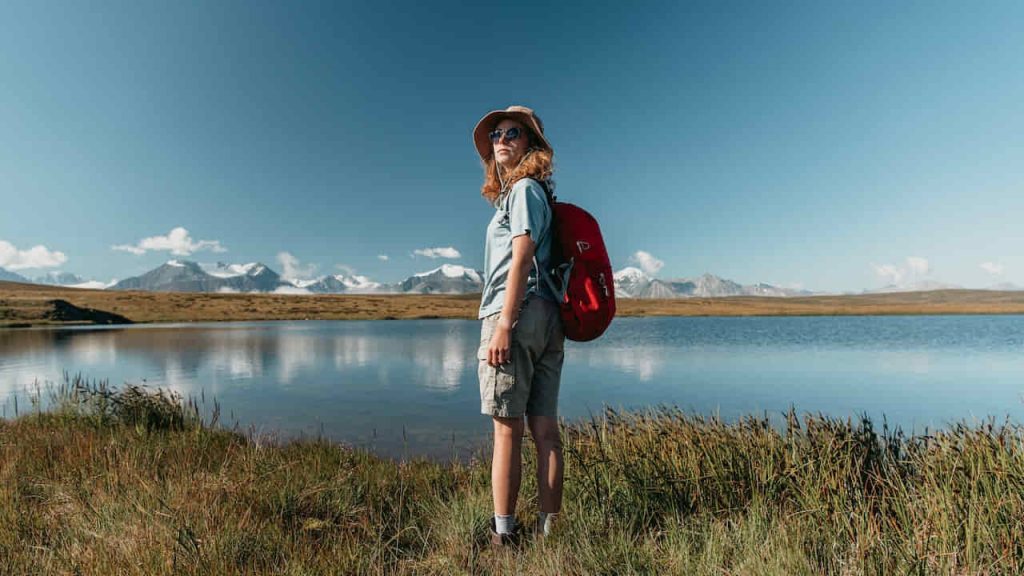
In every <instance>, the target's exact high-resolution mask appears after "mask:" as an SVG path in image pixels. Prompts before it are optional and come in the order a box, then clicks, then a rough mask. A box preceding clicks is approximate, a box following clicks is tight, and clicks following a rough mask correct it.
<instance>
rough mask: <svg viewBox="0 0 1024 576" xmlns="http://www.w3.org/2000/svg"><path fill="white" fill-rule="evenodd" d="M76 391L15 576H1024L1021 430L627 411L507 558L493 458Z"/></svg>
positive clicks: (12, 448)
mask: <svg viewBox="0 0 1024 576" xmlns="http://www.w3.org/2000/svg"><path fill="white" fill-rule="evenodd" d="M65 384H66V385H65V386H64V387H63V388H60V389H59V390H60V392H59V393H58V396H57V397H56V400H61V399H63V400H64V402H60V403H57V404H55V405H54V406H55V408H54V409H53V410H52V411H50V412H43V413H39V412H35V411H33V412H32V413H30V414H27V415H22V416H21V417H20V418H18V419H16V420H13V421H7V420H2V419H0V574H4V575H6V574H18V575H20V574H33V575H34V574H54V575H68V576H71V575H78V574H90V575H92V574H95V575H105V574H118V575H121V574H124V575H135V574H139V575H143V574H145V575H147V576H148V575H156V574H167V575H172V574H189V575H191V574H196V575H208V574H217V575H221V574H223V575H231V574H239V575H241V574H294V575H298V574H304V575H305V574H309V575H320V574H322V575H325V576H326V575H329V574H330V575H333V574H360V575H362V574H368V575H370V574H373V575H376V574H381V575H383V574H398V575H404V574H408V575H419V574H484V575H486V574H536V575H539V576H547V575H552V576H553V575H573V576H575V575H581V576H582V575H590V574H685V575H709V576H710V575H721V574H736V575H740V574H750V575H755V574H792V575H808V576H811V575H819V574H836V575H846V574H851V575H852V574H866V575H876V574H877V575H883V574H884V575H888V574H922V575H923V574H965V575H966V574H972V575H974V574H978V575H982V574H984V575H987V574H1022V573H1024V429H1022V428H1021V426H1019V425H1017V424H1013V423H1010V422H1007V423H1003V424H995V423H994V422H992V421H989V422H982V423H974V424H964V423H961V424H954V425H951V426H950V427H949V428H948V429H947V430H942V431H936V432H934V433H932V434H929V435H926V436H907V435H904V434H903V433H900V432H898V431H892V430H888V429H886V428H884V427H883V429H882V430H881V431H879V430H876V429H875V427H874V425H873V424H872V422H871V421H870V420H868V419H866V418H865V419H863V420H860V421H851V420H849V419H847V420H838V419H829V418H826V417H823V416H815V415H805V416H804V417H802V418H801V417H798V415H797V414H796V413H795V412H790V413H789V414H787V415H786V421H785V425H783V426H779V427H773V426H771V425H770V423H769V422H768V419H767V418H766V417H746V418H742V419H740V420H738V421H736V422H733V423H726V422H723V421H721V420H719V419H717V418H714V417H709V418H705V417H701V416H697V415H691V414H686V413H683V412H681V411H679V410H677V409H672V408H661V409H659V410H653V411H647V412H639V413H625V414H622V413H617V412H615V411H611V410H609V411H606V412H605V414H603V415H601V416H596V417H593V418H591V419H589V420H581V421H576V422H570V423H566V424H565V426H564V427H563V428H562V432H563V438H564V445H565V455H566V459H565V462H566V467H565V500H564V507H563V514H562V517H561V519H560V521H559V523H558V526H557V527H556V532H555V534H554V535H553V536H551V537H550V538H548V539H540V538H535V537H534V536H533V534H531V531H530V530H527V534H526V538H525V539H524V542H523V545H522V547H521V548H520V549H518V550H515V549H511V550H491V549H489V547H488V546H487V538H488V533H487V523H488V518H489V516H490V514H491V510H492V508H491V498H490V486H489V483H490V466H489V462H488V455H487V454H486V453H481V454H480V456H479V457H478V458H474V459H473V460H471V461H469V462H466V463H461V462H457V461H456V462H430V461H425V460H413V461H408V460H403V461H390V460H384V459H381V458H378V457H376V456H374V455H372V454H369V453H367V452H364V451H361V450H355V449H352V448H348V447H344V446H340V445H337V444H333V443H331V442H328V441H326V440H324V439H317V440H297V441H285V442H269V441H267V440H266V439H264V438H260V437H258V436H251V435H243V434H239V433H236V432H231V431H227V430H224V429H220V428H217V427H215V426H211V425H209V423H206V422H204V421H203V420H202V419H197V418H195V417H193V415H194V414H195V412H193V411H192V410H190V409H189V408H188V407H187V406H183V405H182V404H180V399H178V398H176V397H168V396H164V397H160V398H152V397H151V398H149V399H145V398H143V397H142V396H141V393H140V392H137V391H136V392H131V393H130V394H129V395H128V396H127V397H126V396H124V391H123V390H122V391H115V390H113V389H112V388H110V387H108V386H106V385H105V384H103V383H89V382H84V381H82V380H81V379H78V378H76V379H75V380H74V381H71V380H70V379H69V380H68V381H66V383H65ZM175 415H177V417H175ZM168 416H171V417H168ZM534 454H535V451H534V450H533V448H532V446H529V443H527V446H526V449H525V453H524V458H525V465H524V469H525V470H532V469H534V467H535V466H536V462H535V456H534ZM523 483H524V486H523V491H522V493H523V496H522V498H520V501H519V506H518V509H517V515H518V517H519V518H520V519H521V520H523V521H526V522H527V523H528V522H529V520H531V519H533V518H535V517H536V499H535V498H534V496H533V495H534V494H536V482H535V478H534V477H533V475H532V474H524V477H523Z"/></svg>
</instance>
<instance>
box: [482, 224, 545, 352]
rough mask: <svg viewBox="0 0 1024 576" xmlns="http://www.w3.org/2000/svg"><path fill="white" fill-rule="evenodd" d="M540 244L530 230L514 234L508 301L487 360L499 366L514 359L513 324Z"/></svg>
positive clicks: (506, 288) (507, 286) (503, 309)
mask: <svg viewBox="0 0 1024 576" xmlns="http://www.w3.org/2000/svg"><path fill="white" fill-rule="evenodd" d="M536 249H537V245H536V244H535V243H534V241H533V239H531V238H530V235H529V234H521V235H519V236H516V237H514V238H512V265H511V266H510V267H509V270H508V280H507V281H506V283H507V285H506V286H505V305H504V306H503V307H502V308H501V315H499V316H498V325H497V327H495V329H494V335H493V336H492V337H491V344H490V346H489V347H488V349H487V363H488V364H490V365H491V366H495V367H496V366H498V365H499V364H504V363H506V362H510V361H511V360H512V357H511V351H510V348H511V345H512V325H513V324H515V322H516V319H517V316H518V314H519V303H520V302H522V300H523V296H524V295H525V294H526V279H527V277H528V276H529V275H530V268H532V267H533V253H534V250H536Z"/></svg>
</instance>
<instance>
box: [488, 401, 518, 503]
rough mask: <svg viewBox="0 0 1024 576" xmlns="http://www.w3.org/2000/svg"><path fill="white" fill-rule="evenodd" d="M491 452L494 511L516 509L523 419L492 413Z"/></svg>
mask: <svg viewBox="0 0 1024 576" xmlns="http://www.w3.org/2000/svg"><path fill="white" fill-rule="evenodd" d="M493 418H494V455H493V456H492V458H491V490H492V491H493V493H494V513H495V514H498V515H501V516H506V515H509V514H515V513H516V500H517V499H518V498H519V484H520V481H521V479H522V464H523V419H522V417H519V418H499V417H497V416H494V417H493Z"/></svg>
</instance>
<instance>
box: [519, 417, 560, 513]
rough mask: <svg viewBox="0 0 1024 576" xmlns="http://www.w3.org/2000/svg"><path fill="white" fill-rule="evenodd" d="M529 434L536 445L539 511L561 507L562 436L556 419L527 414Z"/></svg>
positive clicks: (548, 510)
mask: <svg viewBox="0 0 1024 576" xmlns="http://www.w3.org/2000/svg"><path fill="white" fill-rule="evenodd" d="M527 420H528V421H529V425H530V434H531V435H532V436H533V442H534V443H535V444H536V445H537V490H538V492H539V494H538V496H539V500H540V511H541V512H549V513H551V512H559V511H560V510H561V509H562V469H563V465H562V437H561V434H559V431H558V419H557V418H554V417H551V416H528V417H527Z"/></svg>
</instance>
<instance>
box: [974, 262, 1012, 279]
mask: <svg viewBox="0 0 1024 576" xmlns="http://www.w3.org/2000/svg"><path fill="white" fill-rule="evenodd" d="M980 267H981V269H982V270H984V271H985V272H988V273H989V274H991V275H993V276H1002V275H1003V270H1004V269H1005V268H1006V267H1005V266H1003V265H1002V264H999V263H996V262H982V263H981V264H980Z"/></svg>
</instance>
